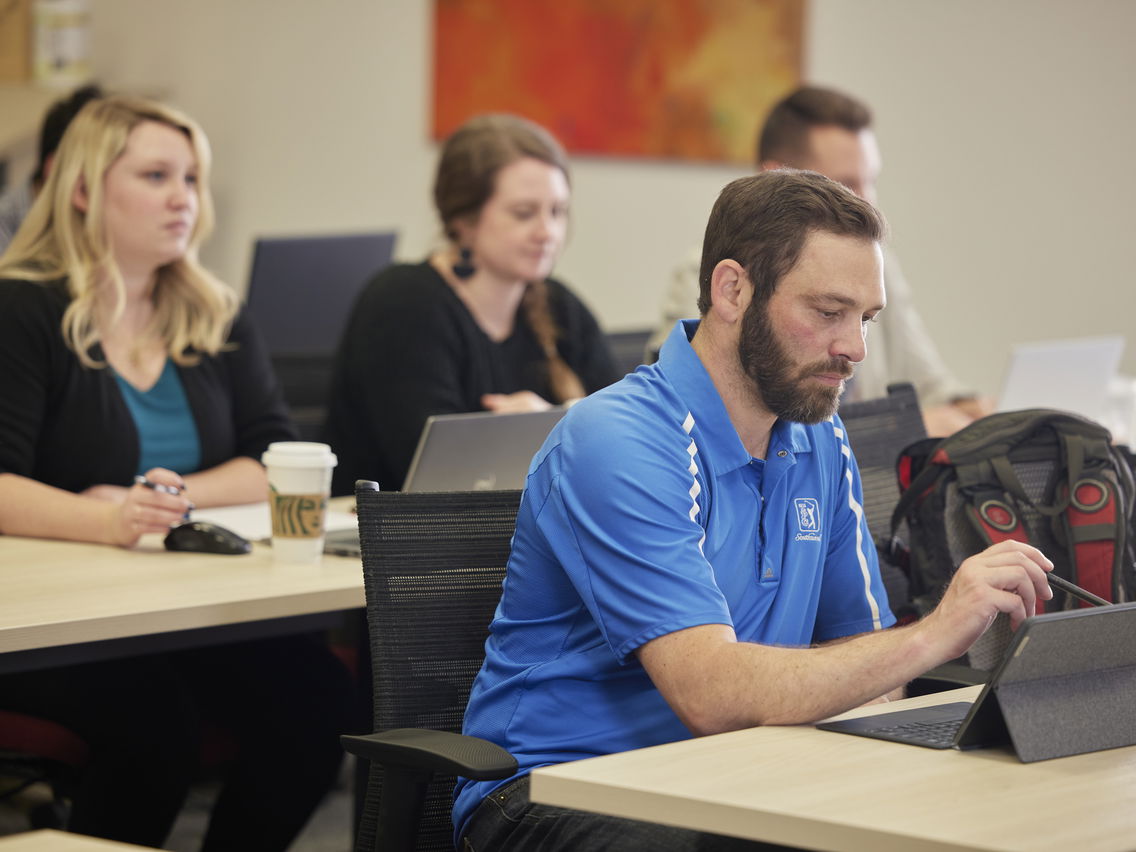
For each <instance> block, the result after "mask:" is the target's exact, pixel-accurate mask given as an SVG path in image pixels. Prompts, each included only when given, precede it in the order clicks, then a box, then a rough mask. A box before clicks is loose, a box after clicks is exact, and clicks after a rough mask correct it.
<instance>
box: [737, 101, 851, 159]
mask: <svg viewBox="0 0 1136 852" xmlns="http://www.w3.org/2000/svg"><path fill="white" fill-rule="evenodd" d="M826 126H836V127H843V128H844V129H845V130H848V131H851V132H852V133H859V132H860V131H861V130H864V129H866V128H869V127H871V126H872V111H871V110H870V109H868V107H867V105H866V104H864V103H862V102H860V101H858V100H856V99H855V98H853V97H851V96H850V95H846V94H844V93H843V92H838V91H836V90H835V89H825V88H822V87H820V86H802V87H801V88H799V89H797V90H796V91H795V92H793V93H792V94H790V95H788V96H786V97H784V98H782V99H781V100H780V101H778V102H777V104H776V105H774V107H773V109H772V110H770V112H769V115H768V116H767V117H766V119H765V125H764V126H763V127H762V129H761V134H760V136H759V137H758V140H757V165H758V166H759V167H760V166H761V164H762V163H764V162H768V161H769V160H774V161H776V162H779V163H784V164H785V165H790V166H799V165H801V163H802V161H803V160H804V159H805V158H806V157H807V156H808V154H809V130H811V129H812V128H814V127H826Z"/></svg>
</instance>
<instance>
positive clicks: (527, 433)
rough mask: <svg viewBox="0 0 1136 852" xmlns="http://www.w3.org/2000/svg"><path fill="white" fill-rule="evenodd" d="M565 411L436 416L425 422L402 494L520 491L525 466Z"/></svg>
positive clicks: (555, 408) (525, 474)
mask: <svg viewBox="0 0 1136 852" xmlns="http://www.w3.org/2000/svg"><path fill="white" fill-rule="evenodd" d="M565 411H567V409H566V408H563V407H561V406H554V407H552V408H550V409H548V410H547V411H525V412H518V413H513V414H494V413H493V412H489V411H477V412H473V413H470V414H435V415H434V416H432V417H428V418H427V419H426V425H425V426H424V427H423V428H422V435H421V436H420V437H419V439H418V447H417V449H416V450H415V451H414V458H413V459H411V462H410V468H409V470H408V471H407V473H406V481H405V482H404V483H403V484H402V490H403V491H503V490H506V489H510V488H524V486H525V477H526V476H527V475H528V472H529V463H530V462H532V457H533V456H534V455H536V451H537V450H539V449H540V446H541V444H543V443H544V439H545V438H547V437H548V433H549V432H551V431H552V427H553V426H555V425H556V424H557V423H558V422H560V418H561V417H563V416H564V412H565Z"/></svg>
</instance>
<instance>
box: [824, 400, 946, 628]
mask: <svg viewBox="0 0 1136 852" xmlns="http://www.w3.org/2000/svg"><path fill="white" fill-rule="evenodd" d="M840 419H841V420H843V421H844V427H845V428H846V429H847V430H848V441H849V443H850V444H851V445H852V452H853V453H854V454H855V456H856V463H857V464H858V465H859V467H860V480H861V482H863V485H864V514H865V516H867V519H868V530H869V531H870V532H871V534H872V540H873V541H874V542H875V544H876V549H877V552H878V553H879V555H880V573H881V575H882V576H883V580H884V586H885V587H886V588H887V593H888V600H889V601H890V602H891V605H892V610H893V611H894V612H895V614H896V617H897V618H899V619H900V620H904V619H905V618H906V617H907V616H909V615H914V609H913V608H909V598H910V595H909V592H908V582H907V575H906V574H905V573H904V571H903V569H902V566H900V565H897V564H896V560H895V558H894V556H893V552H892V547H891V514H892V511H893V510H894V509H895V504H896V502H897V501H898V500H899V483H898V482H897V481H896V477H895V461H896V458H898V456H899V452H900V450H902V449H903V448H904V447H906V446H907V445H908V444H912V443H914V442H915V441H918V440H920V439H922V438H926V437H927V429H926V427H925V426H924V425H923V415H922V414H921V413H920V411H919V399H918V397H917V396H916V394H915V388H914V387H913V386H912V385H910V384H906V383H905V384H894V385H889V386H888V395H887V396H884V397H880V398H879V399H866V400H863V401H862V402H850V403H845V404H844V405H841V406H840ZM909 609H910V611H909Z"/></svg>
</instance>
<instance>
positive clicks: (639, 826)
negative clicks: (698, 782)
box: [462, 775, 788, 852]
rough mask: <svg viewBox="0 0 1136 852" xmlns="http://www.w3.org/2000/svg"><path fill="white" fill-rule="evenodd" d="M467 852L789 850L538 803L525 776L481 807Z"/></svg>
mask: <svg viewBox="0 0 1136 852" xmlns="http://www.w3.org/2000/svg"><path fill="white" fill-rule="evenodd" d="M462 841H463V842H462V852H514V850H515V852H558V850H564V852H601V850H602V852H643V850H647V849H649V850H652V852H774V850H787V849H788V847H786V846H774V845H770V844H767V843H758V842H755V841H749V840H739V839H738V838H735V837H725V836H723V835H720V834H704V833H702V832H698V831H689V830H687V829H684V828H672V827H670V826H666V825H656V824H655V823H650V822H638V821H636V820H630V819H620V818H619V817H610V816H602V815H600V814H592V813H585V812H584V811H574V810H570V809H569V808H555V807H552V806H550V805H534V804H532V803H531V802H529V777H528V776H527V775H525V776H524V777H522V778H518V779H517V780H516V781H513V782H511V783H509V784H506V785H505V786H504V787H501V788H500V789H498V790H496V791H494V792H493V793H492V795H490V796H487V797H486V798H485V799H483V800H482V802H481V804H480V805H478V807H477V810H476V811H474V812H473V816H472V817H471V818H470V821H469V828H468V830H467V831H466V834H465V836H464V837H463V838H462Z"/></svg>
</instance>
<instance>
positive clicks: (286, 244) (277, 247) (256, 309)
mask: <svg viewBox="0 0 1136 852" xmlns="http://www.w3.org/2000/svg"><path fill="white" fill-rule="evenodd" d="M395 239H396V235H395V234H394V233H393V232H390V231H381V232H373V233H360V234H320V235H314V236H304V237H276V238H268V237H261V238H258V239H257V241H256V243H255V245H254V246H253V260H252V269H251V272H250V273H249V282H248V293H247V300H248V307H247V311H248V315H249V317H250V318H251V320H252V321H253V323H254V324H255V325H256V327H257V329H258V330H259V331H260V334H261V336H262V337H263V338H264V344H265V347H266V348H267V349H268V354H269V356H270V357H271V359H272V367H273V370H274V371H275V372H276V377H277V379H278V380H279V381H280V386H281V389H282V390H283V392H284V400H285V402H287V403H288V408H289V410H290V412H291V415H292V420H293V421H294V422H295V424H296V427H297V428H298V429H299V431H300V438H301V439H302V440H305V441H318V440H320V439H321V438H320V433H321V431H322V428H323V422H324V419H325V418H326V414H327V412H326V406H327V389H328V387H329V386H330V383H331V374H332V370H333V366H334V362H335V350H336V347H337V346H338V345H339V340H340V338H341V337H342V336H343V329H344V327H345V326H346V324H347V319H348V317H349V316H350V314H351V309H352V307H353V306H354V304H355V300H356V299H357V298H358V296H359V293H360V292H361V291H362V289H363V287H364V285H365V284H366V283H367V282H368V281H369V280H370V279H371V278H372V277H373V276H374V275H375V274H376V273H377V272H379V271H380V270H381V269H383V268H384V267H386V266H388V265H389V264H390V262H391V259H392V257H393V254H394V244H395Z"/></svg>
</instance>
